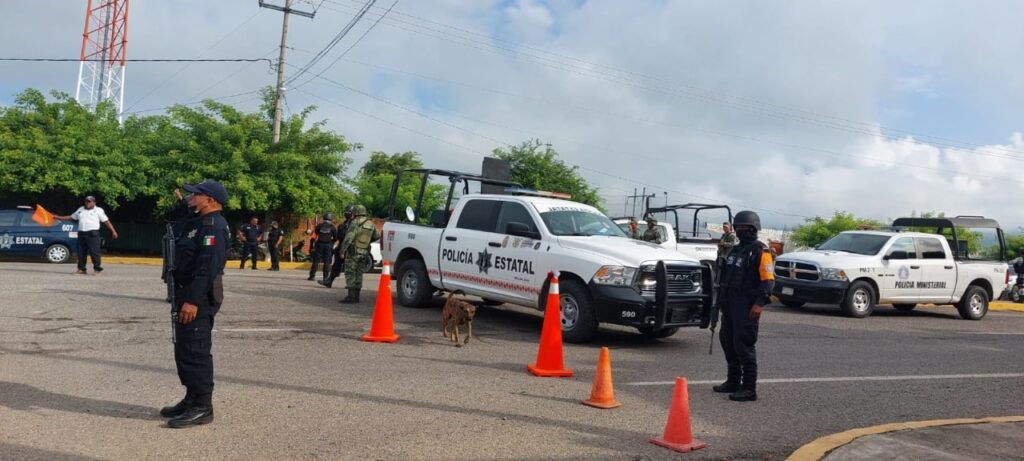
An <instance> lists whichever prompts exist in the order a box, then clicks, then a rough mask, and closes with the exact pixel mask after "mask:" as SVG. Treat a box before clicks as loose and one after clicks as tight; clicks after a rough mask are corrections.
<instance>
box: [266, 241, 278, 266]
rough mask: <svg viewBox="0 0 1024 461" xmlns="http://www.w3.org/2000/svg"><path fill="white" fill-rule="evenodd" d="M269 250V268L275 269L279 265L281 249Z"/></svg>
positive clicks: (273, 248)
mask: <svg viewBox="0 0 1024 461" xmlns="http://www.w3.org/2000/svg"><path fill="white" fill-rule="evenodd" d="M268 248H269V249H270V267H271V268H274V269H277V268H278V266H279V265H280V264H281V253H280V251H281V249H280V248H278V247H274V246H272V247H268Z"/></svg>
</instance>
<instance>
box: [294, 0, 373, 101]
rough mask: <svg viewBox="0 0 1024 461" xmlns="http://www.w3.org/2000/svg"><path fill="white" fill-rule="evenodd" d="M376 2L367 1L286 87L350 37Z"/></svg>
mask: <svg viewBox="0 0 1024 461" xmlns="http://www.w3.org/2000/svg"><path fill="white" fill-rule="evenodd" d="M376 1H377V0H367V2H366V3H364V4H363V7H362V8H361V9H360V10H359V11H358V12H356V15H355V16H353V17H352V19H350V20H349V21H348V23H347V24H345V27H342V28H341V30H340V31H338V33H337V34H335V36H334V38H332V39H331V41H330V42H328V43H327V45H325V46H324V47H323V48H322V49H321V50H320V51H318V52H317V53H316V55H314V56H313V58H312V59H310V60H309V62H307V63H306V64H304V65H303V66H302V67H300V68H299V71H298V73H296V74H295V75H293V76H291V77H289V78H288V79H287V80H285V86H287V85H291V84H292V83H293V82H295V80H296V79H298V78H299V77H301V76H302V75H303V74H305V73H306V72H308V71H309V70H310V69H311V68H313V66H315V65H316V64H317V63H318V62H320V60H321V59H323V58H324V56H325V55H326V54H327V53H329V52H330V51H331V50H332V49H334V47H335V46H337V45H338V43H339V42H341V40H342V39H343V38H345V36H346V35H348V33H349V31H351V30H352V28H353V27H355V25H356V24H358V23H359V21H360V20H362V19H363V16H364V15H365V14H366V12H367V11H369V10H370V7H371V6H373V4H374V3H376ZM382 17H383V16H382Z"/></svg>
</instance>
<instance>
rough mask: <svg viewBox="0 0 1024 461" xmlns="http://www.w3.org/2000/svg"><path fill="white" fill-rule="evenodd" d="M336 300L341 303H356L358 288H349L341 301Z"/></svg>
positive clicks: (357, 300)
mask: <svg viewBox="0 0 1024 461" xmlns="http://www.w3.org/2000/svg"><path fill="white" fill-rule="evenodd" d="M338 302H339V303H342V304H356V303H358V302H359V290H353V289H351V288H349V290H348V296H346V297H345V299H342V300H341V301H338Z"/></svg>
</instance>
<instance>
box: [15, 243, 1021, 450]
mask: <svg viewBox="0 0 1024 461" xmlns="http://www.w3.org/2000/svg"><path fill="white" fill-rule="evenodd" d="M73 271H74V267H73V266H70V265H60V266H57V265H48V264H34V263H0V293H3V295H2V296H0V459H4V460H7V459H40V460H91V459H169V458H171V457H172V456H178V457H180V459H245V460H257V459H424V460H427V459H429V460H437V459H474V460H476V459H480V460H485V459H486V460H505V459H508V460H511V459H516V460H520V459H535V460H541V459H629V460H644V459H694V460H696V459H783V458H785V457H786V456H787V455H788V454H789V453H791V452H792V451H793V450H795V449H796V448H798V447H799V446H800V445H802V444H804V443H806V442H809V441H811V440H813V439H815V438H817V437H819V436H822V435H826V434H829V433H833V432H838V431H842V430H846V429H850V428H855V427H862V426H869V425H875V424H880V423H887V422H894V421H906V420H923V419H937V418H958V417H982V416H996V415H1013V414H1024V404H1022V402H1024V378H1022V377H1021V376H1024V354H1022V353H1021V349H1022V348H1021V345H1022V344H1024V314H1019V313H999V312H992V313H990V314H989V315H988V317H986V318H985V319H984V320H982V321H979V322H970V321H966V320H960V319H959V317H958V316H957V315H956V312H955V310H954V309H952V308H931V309H925V310H921V311H915V312H911V313H898V312H896V311H895V310H892V309H888V308H880V309H878V310H877V311H876V313H875V315H873V316H872V317H869V318H867V319H863V320H855V319H848V318H844V317H841V316H840V315H839V313H838V310H836V309H830V308H825V307H812V308H805V309H801V310H793V309H787V308H784V307H780V306H772V307H770V308H769V309H768V310H767V311H766V313H765V315H764V317H763V318H762V324H761V337H760V342H759V343H758V346H759V347H758V348H759V358H760V363H761V378H762V384H761V385H760V388H759V394H760V397H761V400H759V401H758V402H753V403H734V402H730V401H728V400H727V399H726V398H725V397H724V396H723V395H720V394H715V393H713V392H711V383H713V382H717V381H720V380H721V379H722V378H723V374H724V359H723V358H722V355H721V351H720V348H719V346H718V345H717V344H716V345H715V352H714V355H712V356H708V353H707V347H708V332H707V331H705V330H697V329H691V330H683V331H681V332H680V333H678V334H676V335H675V336H673V337H672V338H669V339H667V340H661V341H648V340H644V339H643V338H641V337H640V336H639V335H637V334H635V333H634V332H633V331H630V330H626V329H622V328H617V327H612V328H604V329H603V330H602V334H601V335H600V337H599V339H598V340H597V341H596V342H595V343H593V344H591V345H566V348H565V357H566V363H567V365H568V366H569V367H571V368H573V369H575V371H576V376H575V377H573V378H568V379H551V378H546V379H545V378H536V377H533V376H532V375H530V374H528V373H527V372H526V369H525V365H526V364H527V363H530V362H533V361H534V359H535V356H536V350H537V339H538V337H539V331H540V326H541V317H540V315H539V313H536V312H533V311H530V310H527V309H522V308H514V307H508V306H502V307H498V308H484V309H481V310H480V311H478V316H477V322H476V325H475V332H476V333H477V334H478V336H479V337H480V341H476V342H470V343H469V345H468V346H466V347H463V348H455V347H452V346H451V345H450V343H447V342H446V340H445V339H444V338H442V337H441V334H440V309H439V306H440V304H438V305H437V306H436V307H435V308H429V309H406V308H401V307H396V310H395V317H396V320H397V326H396V329H397V331H398V333H399V334H401V335H402V339H401V341H400V342H399V343H397V344H371V343H364V342H361V341H359V337H360V336H361V335H362V334H364V333H365V332H366V331H367V330H368V328H369V324H370V315H371V312H372V309H373V307H372V306H373V298H374V293H373V292H374V291H375V289H376V286H377V276H376V275H368V276H367V277H366V282H365V285H366V287H367V290H365V291H364V302H363V304H362V305H359V306H345V305H341V304H338V303H337V302H336V301H337V300H338V299H340V298H341V297H342V295H343V293H342V292H343V290H341V289H339V288H338V287H337V286H336V287H335V288H334V289H325V288H323V287H320V286H319V285H316V284H314V283H313V282H308V281H306V280H305V276H306V274H305V273H304V272H302V271H285V272H276V273H275V272H267V271H258V272H257V271H250V270H244V271H240V270H238V269H228V273H227V275H226V280H225V287H226V302H225V305H224V307H223V308H222V309H221V313H220V315H218V316H217V323H216V332H215V333H214V338H215V339H214V359H215V363H216V382H217V390H216V392H215V394H214V404H215V409H216V410H215V411H216V420H215V421H214V423H213V424H211V425H207V426H202V427H198V428H191V429H186V430H171V429H167V428H166V427H164V421H163V420H162V419H160V418H159V417H158V416H157V415H156V411H157V409H158V408H159V407H160V406H162V405H167V404H171V403H174V402H175V401H177V399H178V398H180V396H181V395H182V394H183V389H182V388H181V387H180V386H179V384H178V380H177V377H176V375H175V372H174V363H173V358H172V349H171V344H170V339H169V337H170V333H169V328H170V327H169V325H168V323H169V320H168V307H167V306H166V305H165V304H164V303H163V302H162V301H163V286H162V285H160V281H159V268H158V267H152V266H127V265H110V266H108V267H107V270H106V271H105V272H104V273H103V275H102V276H97V277H94V276H75V275H72V274H71V273H72V272H73ZM600 346H608V347H610V348H611V350H612V354H611V355H612V363H613V370H614V380H615V391H616V397H617V399H618V400H619V401H621V402H622V403H623V406H622V407H620V408H618V409H614V410H597V409H592V408H589V407H586V406H583V405H581V404H580V403H579V401H580V400H581V399H585V398H586V397H588V395H589V392H590V386H591V379H592V377H593V372H594V365H595V362H596V360H597V355H598V348H599V347H600ZM676 376H684V377H686V378H688V379H689V380H690V381H691V385H690V387H689V393H690V406H691V410H692V413H693V430H694V434H695V436H696V437H697V438H699V439H701V440H703V441H705V442H707V443H708V448H706V449H704V450H701V451H698V452H694V453H689V454H685V455H678V454H675V453H673V452H669V451H666V450H664V449H662V448H659V447H656V446H654V445H651V444H649V443H648V442H647V440H648V438H650V437H651V436H654V435H657V434H660V433H661V431H662V430H663V428H664V424H665V418H666V416H667V408H668V405H669V400H670V398H671V394H672V386H671V384H669V383H671V381H672V380H673V379H674V378H675V377H676Z"/></svg>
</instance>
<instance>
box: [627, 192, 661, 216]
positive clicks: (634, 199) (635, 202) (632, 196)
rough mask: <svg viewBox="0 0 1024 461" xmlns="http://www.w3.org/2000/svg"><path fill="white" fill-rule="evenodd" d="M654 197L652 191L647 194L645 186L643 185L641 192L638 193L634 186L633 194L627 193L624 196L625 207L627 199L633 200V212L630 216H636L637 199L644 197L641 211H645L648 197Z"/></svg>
mask: <svg viewBox="0 0 1024 461" xmlns="http://www.w3.org/2000/svg"><path fill="white" fill-rule="evenodd" d="M654 197H655V194H654V193H653V192H652V193H651V195H647V188H646V187H644V189H643V192H642V193H640V194H637V193H636V188H635V187H634V188H633V195H627V196H626V206H627V207H628V206H629V201H630V200H632V201H633V213H632V214H631V215H630V216H636V205H637V199H641V198H642V199H644V208H643V209H642V211H644V212H646V211H647V205H648V199H650V198H654Z"/></svg>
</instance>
